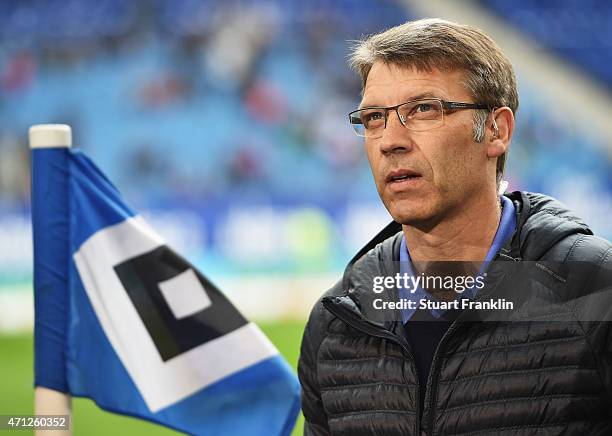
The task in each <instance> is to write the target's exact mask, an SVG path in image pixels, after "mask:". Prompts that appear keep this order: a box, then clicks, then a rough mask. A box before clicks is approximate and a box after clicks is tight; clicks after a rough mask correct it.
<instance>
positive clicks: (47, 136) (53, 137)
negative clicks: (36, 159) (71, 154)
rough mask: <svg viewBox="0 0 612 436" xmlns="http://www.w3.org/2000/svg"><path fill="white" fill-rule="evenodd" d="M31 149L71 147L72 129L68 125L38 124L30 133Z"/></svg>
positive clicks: (31, 128)
mask: <svg viewBox="0 0 612 436" xmlns="http://www.w3.org/2000/svg"><path fill="white" fill-rule="evenodd" d="M28 135H29V137H30V148H49V147H65V148H68V147H71V146H72V129H70V126H69V125H67V124H36V125H35V126H32V127H30V130H29V131H28Z"/></svg>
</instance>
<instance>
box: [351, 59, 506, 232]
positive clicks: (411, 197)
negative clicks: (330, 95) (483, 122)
mask: <svg viewBox="0 0 612 436" xmlns="http://www.w3.org/2000/svg"><path fill="white" fill-rule="evenodd" d="M464 81H465V74H464V73H463V72H462V71H453V72H444V71H440V70H437V69H433V70H432V71H430V72H426V71H423V72H418V71H416V69H411V68H406V67H401V66H397V65H394V64H384V63H383V62H380V61H378V62H376V63H374V65H373V66H372V69H371V70H370V73H369V75H368V79H367V82H366V86H365V88H364V95H363V100H362V104H361V107H367V106H395V105H397V104H400V103H404V102H407V101H409V100H413V99H414V98H415V97H416V96H420V95H423V94H425V93H428V94H431V96H433V97H438V98H441V99H442V100H447V101H458V102H466V103H469V102H473V99H472V98H471V96H470V94H469V93H468V91H467V90H466V89H465V88H464V86H463V85H462V83H463V82H464ZM473 125H474V123H473V111H472V110H459V111H452V112H447V113H445V115H444V124H443V125H442V126H439V127H436V128H434V129H432V130H428V131H425V132H414V131H411V130H409V129H407V128H406V127H404V125H402V124H401V122H400V120H399V119H398V117H397V114H396V113H395V112H394V111H389V115H388V120H387V127H386V128H385V130H384V134H383V136H382V137H381V138H378V139H366V140H365V148H366V152H367V155H368V160H369V161H370V167H371V169H372V174H373V175H374V180H375V182H376V187H377V189H378V193H379V195H380V198H381V199H382V201H383V203H384V205H385V207H386V208H387V210H388V211H389V213H390V214H391V216H392V217H393V218H394V219H395V220H396V221H397V222H399V223H402V224H406V225H411V224H412V225H416V224H419V223H421V224H425V225H428V224H429V225H435V224H436V223H437V222H439V221H441V220H443V219H444V218H446V217H449V216H452V215H453V214H456V213H458V212H460V211H461V208H462V207H465V206H467V205H468V203H469V200H470V199H471V198H474V197H473V196H474V195H479V194H482V193H483V192H484V187H485V186H486V185H487V183H489V184H490V183H491V181H487V171H486V170H485V168H486V165H487V155H486V151H485V147H484V145H483V144H479V143H476V142H475V141H474V139H473ZM406 172H409V173H410V174H412V175H416V176H415V177H410V178H408V179H404V180H394V177H397V176H401V175H403V174H405V173H406ZM493 183H494V182H493Z"/></svg>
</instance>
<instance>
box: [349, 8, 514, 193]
mask: <svg viewBox="0 0 612 436" xmlns="http://www.w3.org/2000/svg"><path fill="white" fill-rule="evenodd" d="M379 60H380V61H383V62H385V63H390V64H396V65H399V66H405V67H413V68H416V69H417V70H419V71H430V70H431V69H432V68H438V69H441V70H448V71H451V70H463V71H465V73H466V75H467V78H466V82H465V84H464V85H465V86H466V89H467V90H468V91H469V92H470V94H471V96H472V98H473V99H474V101H475V102H476V103H481V104H486V105H487V106H488V107H490V108H494V107H502V106H507V107H509V108H510V109H511V110H512V112H513V113H515V114H516V111H517V110H518V105H519V101H518V91H517V88H516V78H515V75H514V69H513V68H512V64H511V63H510V61H509V60H508V58H507V57H506V56H505V55H504V54H503V53H502V51H501V49H500V48H499V46H498V45H497V44H496V43H495V41H493V40H492V39H491V38H490V37H489V36H487V35H486V34H485V33H484V32H483V31H482V30H480V29H478V28H476V27H473V26H468V25H463V24H457V23H453V22H451V21H446V20H442V19H439V18H428V19H423V20H417V21H408V22H406V23H404V24H402V25H399V26H396V27H392V28H390V29H388V30H386V31H384V32H382V33H377V34H374V35H370V36H367V37H365V38H363V39H361V40H359V41H356V42H355V44H354V46H353V47H352V50H351V54H350V56H349V64H350V66H351V68H353V69H354V70H356V71H357V72H358V73H359V75H360V76H361V85H362V91H363V88H364V87H365V84H366V81H367V79H368V74H369V72H370V69H371V68H372V65H374V62H376V61H379ZM488 116H489V112H488V111H487V110H475V111H474V132H473V134H474V140H475V141H476V142H482V141H483V140H484V136H485V124H486V121H487V118H488ZM505 162H506V153H504V154H503V155H501V156H499V157H498V158H497V168H496V179H497V186H498V187H499V184H500V182H501V180H502V177H503V172H504V166H505Z"/></svg>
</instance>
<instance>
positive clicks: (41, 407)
mask: <svg viewBox="0 0 612 436" xmlns="http://www.w3.org/2000/svg"><path fill="white" fill-rule="evenodd" d="M28 136H29V140H30V148H31V149H32V150H34V149H41V148H52V147H53V148H69V147H71V146H72V131H71V129H70V126H68V125H66V124H38V125H35V126H32V127H30V130H29V132H28ZM34 413H35V414H36V415H67V416H68V424H69V429H68V430H44V431H43V430H36V432H35V435H36V436H43V435H45V436H47V435H48V436H71V435H72V430H71V429H72V423H71V421H72V416H71V414H72V402H71V396H70V394H67V393H64V392H60V391H57V390H53V389H49V388H46V387H42V386H36V387H35V388H34Z"/></svg>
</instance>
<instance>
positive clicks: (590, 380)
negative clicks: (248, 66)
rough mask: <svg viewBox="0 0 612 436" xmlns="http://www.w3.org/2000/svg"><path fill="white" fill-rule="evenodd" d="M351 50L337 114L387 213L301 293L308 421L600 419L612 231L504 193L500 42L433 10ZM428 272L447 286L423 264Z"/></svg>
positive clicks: (484, 426) (387, 425)
mask: <svg viewBox="0 0 612 436" xmlns="http://www.w3.org/2000/svg"><path fill="white" fill-rule="evenodd" d="M351 64H352V66H353V67H354V68H355V69H356V70H357V71H358V72H359V74H360V75H361V78H362V84H363V99H362V101H361V104H360V106H359V108H358V110H356V111H354V112H351V114H350V115H349V119H350V122H351V124H352V125H353V127H354V128H355V131H356V132H357V134H358V135H360V136H363V137H364V142H365V149H366V152H367V156H368V160H369V163H370V166H371V169H372V174H373V176H374V181H375V183H376V187H377V189H378V193H379V195H380V197H381V199H382V201H383V203H384V205H385V207H386V208H387V210H388V211H389V213H390V214H391V216H392V217H393V219H394V222H392V223H391V224H390V225H388V226H387V227H386V228H385V229H383V230H382V231H381V232H380V233H379V234H378V235H377V236H376V237H375V238H374V239H373V240H372V241H371V242H370V243H369V244H368V245H367V246H366V247H364V248H363V249H362V250H361V251H360V252H359V253H358V254H357V255H356V256H355V257H354V258H353V260H352V261H351V262H350V264H349V266H348V267H347V269H346V271H345V274H344V277H343V279H342V280H341V281H340V282H338V283H337V284H336V285H335V286H334V287H333V288H332V289H330V290H329V291H328V292H327V293H326V294H325V295H324V297H323V298H322V300H320V301H319V302H317V303H316V305H315V307H314V308H313V310H312V313H311V315H310V318H309V321H308V324H307V326H306V329H305V332H304V338H303V341H302V348H301V355H300V361H299V366H298V373H299V377H300V381H301V384H302V404H303V406H302V407H303V412H304V417H305V434H306V435H328V434H343V435H371V434H376V435H451V434H461V435H467V434H477V435H489V434H490V435H498V434H503V435H528V434H547V435H553V434H555V435H556V434H565V435H568V434H569V435H573V434H577V435H595V434H597V435H604V434H606V435H607V434H612V332H611V330H610V328H609V323H608V322H607V321H610V319H611V317H610V313H609V311H610V309H609V308H610V307H612V305H608V303H610V299H609V297H608V294H609V292H608V293H606V292H603V290H605V288H608V289H609V287H610V275H609V270H610V262H611V261H612V248H611V244H610V243H609V242H608V241H605V240H603V239H601V238H598V237H595V236H593V233H592V231H591V230H590V229H589V228H588V226H587V225H586V224H584V223H583V222H582V221H581V220H580V219H579V218H577V217H575V216H574V215H573V214H572V213H571V212H570V211H568V210H567V209H566V208H565V207H564V206H563V205H562V204H561V203H559V202H558V201H556V200H554V199H553V198H550V197H547V196H545V195H542V194H534V193H529V192H513V193H510V194H504V195H500V193H503V183H502V174H503V169H504V162H505V157H506V154H507V152H508V148H509V145H510V142H511V139H512V134H513V131H514V114H515V113H516V110H517V107H518V95H517V90H516V83H515V77H514V72H513V68H512V65H511V64H510V62H509V61H508V59H507V58H506V57H505V56H504V54H503V53H502V52H501V50H500V49H499V47H498V46H497V45H496V44H495V42H494V41H492V40H491V39H490V38H489V37H488V36H486V35H485V34H484V33H483V32H482V31H480V30H479V29H476V28H474V27H470V26H464V25H459V24H456V23H452V22H448V21H444V20H439V19H428V20H420V21H414V22H408V23H406V24H403V25H401V26H398V27H395V28H392V29H389V30H387V31H385V32H383V33H380V34H377V35H374V36H371V37H369V38H367V39H365V40H364V41H361V42H360V43H358V45H356V47H355V48H354V51H353V53H352V58H351ZM441 274H442V275H444V276H446V278H448V277H450V278H451V279H452V280H451V282H453V283H454V285H453V286H452V289H451V290H450V292H449V290H448V287H446V286H441V285H440V283H442V282H441V281H439V282H435V281H433V282H432V283H434V284H433V285H429V282H426V281H425V280H428V279H429V278H432V277H434V276H436V275H441ZM405 277H413V278H415V277H416V278H419V277H420V278H421V279H422V280H423V281H421V282H419V283H420V284H414V282H412V283H413V286H412V287H410V286H407V285H406V282H405V281H402V279H403V278H405ZM389 278H390V280H387V279H389ZM458 278H461V281H457V279H458ZM396 279H397V280H396ZM469 279H471V282H470V283H471V286H463V284H464V283H467V281H468V280H469ZM391 283H392V286H390V285H391ZM423 283H426V284H427V286H422V284H423ZM483 283H484V286H479V285H481V284H483ZM458 284H461V285H462V286H461V289H458V288H459V286H458ZM379 285H380V286H379ZM441 287H443V288H444V289H441ZM459 296H461V300H460V301H461V304H463V302H467V304H466V305H469V304H472V303H475V304H476V303H477V304H480V303H482V302H483V301H488V300H491V299H492V298H494V297H500V296H503V297H504V298H503V299H504V300H505V299H508V300H509V301H510V300H511V301H512V305H513V307H512V308H511V309H512V310H490V311H486V310H479V308H478V307H476V308H472V307H471V306H469V308H467V309H466V308H465V307H463V306H461V305H457V306H453V304H455V303H454V301H459V300H458V298H459ZM398 297H403V298H399V299H398ZM395 300H397V301H398V302H400V301H404V302H406V301H408V302H409V301H412V302H413V303H414V302H415V301H416V302H418V303H419V305H418V306H416V307H415V306H414V304H413V305H412V306H410V304H412V303H406V305H405V306H400V305H398V306H395V309H394V306H392V305H388V304H386V303H389V302H392V301H395ZM498 300H501V298H498ZM422 301H425V302H426V303H427V304H429V303H428V302H430V303H435V304H433V305H432V306H424V307H421V306H420V304H421V302H422ZM443 303H449V304H448V305H447V306H446V307H441V306H443ZM385 304H386V305H385ZM436 305H437V306H436ZM434 306H435V307H434ZM396 309H399V310H396Z"/></svg>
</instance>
